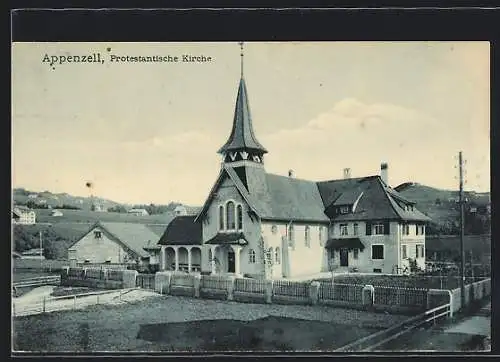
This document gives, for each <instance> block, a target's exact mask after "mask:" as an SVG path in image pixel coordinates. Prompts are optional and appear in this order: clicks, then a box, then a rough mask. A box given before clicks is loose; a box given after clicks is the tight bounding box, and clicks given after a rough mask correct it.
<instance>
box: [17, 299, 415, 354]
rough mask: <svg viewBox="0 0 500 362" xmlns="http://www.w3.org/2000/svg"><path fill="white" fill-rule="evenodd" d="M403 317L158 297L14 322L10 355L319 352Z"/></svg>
mask: <svg viewBox="0 0 500 362" xmlns="http://www.w3.org/2000/svg"><path fill="white" fill-rule="evenodd" d="M406 318H407V317H405V316H400V315H387V314H377V313H370V312H365V311H357V310H351V309H338V308H331V307H325V306H315V307H310V306H297V305H288V306H283V305H264V304H244V303H234V302H227V301H215V300H201V299H190V298H182V297H172V296H159V295H158V296H155V297H151V298H149V299H146V300H143V301H140V302H136V303H129V304H124V305H120V306H105V305H98V306H92V307H88V308H86V309H84V310H80V311H63V312H54V313H48V314H45V315H43V314H40V315H35V316H29V317H20V318H15V320H14V322H13V344H14V350H16V351H23V350H24V351H37V352H43V351H45V352H85V351H209V350H210V351H222V350H226V351H228V350H241V349H245V350H254V351H259V350H262V351H266V350H276V351H280V350H290V351H300V350H325V351H326V350H332V349H335V348H338V347H340V346H342V345H344V344H347V343H350V342H352V341H354V340H356V339H359V338H362V337H363V336H366V335H369V334H371V333H373V332H376V331H377V330H380V329H383V328H387V327H389V326H391V325H393V324H395V323H399V322H401V321H403V320H404V319H406ZM298 330H300V333H297V331H298Z"/></svg>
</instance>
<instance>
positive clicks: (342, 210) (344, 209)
mask: <svg viewBox="0 0 500 362" xmlns="http://www.w3.org/2000/svg"><path fill="white" fill-rule="evenodd" d="M339 213H341V214H348V213H349V206H342V207H340V209H339Z"/></svg>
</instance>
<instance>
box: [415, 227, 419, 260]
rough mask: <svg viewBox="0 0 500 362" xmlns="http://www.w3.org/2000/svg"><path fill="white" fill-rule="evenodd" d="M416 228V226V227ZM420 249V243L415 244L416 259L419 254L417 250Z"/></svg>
mask: <svg viewBox="0 0 500 362" xmlns="http://www.w3.org/2000/svg"><path fill="white" fill-rule="evenodd" d="M417 230H418V228H417ZM419 251H420V245H415V258H416V259H418V258H419V257H420V256H419V254H418V252H419Z"/></svg>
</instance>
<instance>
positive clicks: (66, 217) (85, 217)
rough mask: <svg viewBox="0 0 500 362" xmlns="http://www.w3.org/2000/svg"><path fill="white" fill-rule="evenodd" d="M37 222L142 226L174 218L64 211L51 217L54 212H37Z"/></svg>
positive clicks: (170, 216)
mask: <svg viewBox="0 0 500 362" xmlns="http://www.w3.org/2000/svg"><path fill="white" fill-rule="evenodd" d="M36 213H37V222H40V223H51V224H59V223H87V224H89V223H90V224H93V223H95V222H97V221H102V222H134V223H141V224H168V223H169V222H170V220H172V218H173V214H172V213H166V214H161V215H149V216H134V215H130V214H121V213H115V212H95V211H87V210H62V213H63V216H51V213H52V210H49V209H39V210H36Z"/></svg>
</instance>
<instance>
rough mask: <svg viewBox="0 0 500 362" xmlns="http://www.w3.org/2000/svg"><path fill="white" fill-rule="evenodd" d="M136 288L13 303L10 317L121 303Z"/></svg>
mask: <svg viewBox="0 0 500 362" xmlns="http://www.w3.org/2000/svg"><path fill="white" fill-rule="evenodd" d="M135 289H137V288H128V289H122V290H116V291H109V290H106V291H102V292H90V293H80V294H73V295H63V296H59V297H42V298H40V299H37V300H31V301H22V300H19V301H13V302H12V315H13V316H14V317H20V316H26V315H33V314H40V313H48V312H55V311H60V310H71V309H77V308H83V307H87V306H91V305H96V304H101V303H109V302H112V301H114V300H118V301H121V299H122V296H123V295H124V294H126V293H129V292H130V291H132V290H135Z"/></svg>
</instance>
